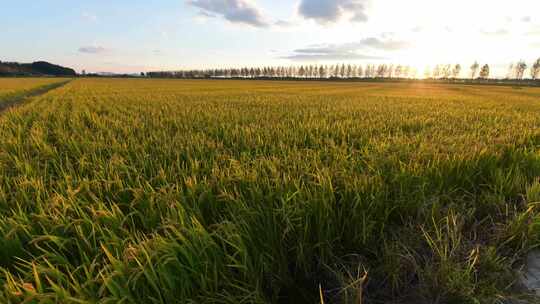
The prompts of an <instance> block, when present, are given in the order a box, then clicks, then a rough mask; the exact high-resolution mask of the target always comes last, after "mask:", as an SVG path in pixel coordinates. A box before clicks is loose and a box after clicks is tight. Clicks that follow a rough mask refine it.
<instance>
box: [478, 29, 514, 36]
mask: <svg viewBox="0 0 540 304" xmlns="http://www.w3.org/2000/svg"><path fill="white" fill-rule="evenodd" d="M482 34H484V35H487V36H504V35H508V34H510V32H509V31H508V30H506V29H502V28H501V29H498V30H496V31H482Z"/></svg>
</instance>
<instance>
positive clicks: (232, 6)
mask: <svg viewBox="0 0 540 304" xmlns="http://www.w3.org/2000/svg"><path fill="white" fill-rule="evenodd" d="M187 3H188V4H189V5H192V6H194V7H197V8H199V9H201V12H200V14H201V15H203V16H205V17H208V18H213V17H216V16H221V17H223V18H225V19H226V20H228V21H230V22H233V23H243V24H248V25H251V26H254V27H268V26H269V23H268V22H267V21H266V19H265V18H264V16H263V14H262V13H261V11H260V9H259V8H257V7H256V6H255V5H254V4H252V3H251V2H249V1H248V0H188V2H187Z"/></svg>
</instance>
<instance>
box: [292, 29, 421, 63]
mask: <svg viewBox="0 0 540 304" xmlns="http://www.w3.org/2000/svg"><path fill="white" fill-rule="evenodd" d="M386 36H392V35H389V34H386ZM410 46H411V44H410V43H409V42H407V41H402V40H394V39H380V38H376V37H369V38H365V39H362V40H360V41H357V42H351V43H342V44H319V45H312V46H309V47H307V48H302V49H296V50H294V52H293V54H292V55H290V56H285V57H283V58H285V59H291V60H299V61H310V60H313V61H314V60H360V59H372V60H378V59H385V57H382V56H379V55H377V56H375V55H368V54H365V52H366V51H385V52H391V51H397V50H402V49H407V48H409V47H410Z"/></svg>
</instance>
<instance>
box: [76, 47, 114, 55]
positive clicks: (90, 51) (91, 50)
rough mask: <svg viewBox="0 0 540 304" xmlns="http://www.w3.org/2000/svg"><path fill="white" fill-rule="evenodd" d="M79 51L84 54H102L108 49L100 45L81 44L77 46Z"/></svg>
mask: <svg viewBox="0 0 540 304" xmlns="http://www.w3.org/2000/svg"><path fill="white" fill-rule="evenodd" d="M79 52H80V53H85V54H103V53H106V52H108V50H107V49H106V48H104V47H102V46H82V47H80V48H79Z"/></svg>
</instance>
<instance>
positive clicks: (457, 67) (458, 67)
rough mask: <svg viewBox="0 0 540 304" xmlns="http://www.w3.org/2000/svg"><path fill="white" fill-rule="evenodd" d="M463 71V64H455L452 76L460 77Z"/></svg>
mask: <svg viewBox="0 0 540 304" xmlns="http://www.w3.org/2000/svg"><path fill="white" fill-rule="evenodd" d="M460 73H461V65H460V64H459V63H458V64H456V65H455V66H454V68H453V69H452V77H453V78H454V79H455V78H458V77H459V74H460Z"/></svg>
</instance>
